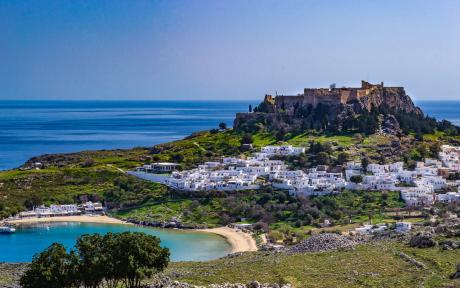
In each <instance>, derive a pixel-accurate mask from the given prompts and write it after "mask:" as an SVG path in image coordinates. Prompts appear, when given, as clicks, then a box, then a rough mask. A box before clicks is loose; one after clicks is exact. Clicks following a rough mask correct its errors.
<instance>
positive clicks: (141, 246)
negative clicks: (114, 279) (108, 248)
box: [112, 232, 169, 288]
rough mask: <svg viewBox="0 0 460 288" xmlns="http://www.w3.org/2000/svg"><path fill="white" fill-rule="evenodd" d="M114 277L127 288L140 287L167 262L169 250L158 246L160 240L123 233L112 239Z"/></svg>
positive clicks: (148, 236) (138, 234) (137, 234)
mask: <svg viewBox="0 0 460 288" xmlns="http://www.w3.org/2000/svg"><path fill="white" fill-rule="evenodd" d="M114 247H116V250H115V251H112V256H113V259H114V261H115V267H116V268H117V270H116V273H115V274H116V275H117V276H118V277H119V278H120V279H121V280H122V282H123V283H124V284H125V286H126V287H127V288H139V287H141V281H142V280H143V279H144V278H146V277H151V276H152V275H153V274H154V273H157V272H161V271H163V270H164V268H166V266H167V265H168V262H169V249H168V248H162V247H161V246H160V239H159V238H157V237H155V236H151V235H147V234H144V233H139V232H124V233H120V234H117V237H116V238H115V239H114Z"/></svg>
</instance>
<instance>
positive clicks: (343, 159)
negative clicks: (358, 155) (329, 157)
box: [337, 152, 348, 165]
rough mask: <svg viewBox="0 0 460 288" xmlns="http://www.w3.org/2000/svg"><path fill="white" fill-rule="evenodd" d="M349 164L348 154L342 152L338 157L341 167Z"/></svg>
mask: <svg viewBox="0 0 460 288" xmlns="http://www.w3.org/2000/svg"><path fill="white" fill-rule="evenodd" d="M347 162H348V154H347V153H345V152H342V153H339V155H337V163H338V164H339V165H343V164H345V163H347Z"/></svg>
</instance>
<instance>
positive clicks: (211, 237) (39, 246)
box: [0, 222, 231, 262]
mask: <svg viewBox="0 0 460 288" xmlns="http://www.w3.org/2000/svg"><path fill="white" fill-rule="evenodd" d="M124 231H133V232H134V231H136V232H144V233H147V234H150V235H154V236H157V237H160V239H161V245H162V246H163V247H168V248H169V249H170V252H171V260H172V261H201V260H210V259H216V258H219V257H222V256H225V255H227V254H228V253H229V252H230V250H231V246H230V245H229V244H228V242H227V241H226V240H225V239H224V238H222V237H221V236H219V235H216V234H211V233H199V232H192V231H181V230H170V229H154V228H149V227H141V226H134V225H118V224H95V223H78V222H62V223H46V224H45V223H39V224H33V225H27V226H25V225H23V226H20V227H18V229H17V231H16V233H14V234H0V262H28V261H30V260H31V259H32V256H33V255H34V254H35V253H37V252H40V251H42V250H43V249H45V248H46V247H48V246H49V245H51V244H52V243H54V242H58V243H62V244H64V246H66V247H67V248H71V247H73V246H74V244H75V239H76V238H77V237H78V236H80V235H83V234H91V233H99V234H105V233H108V232H114V233H116V232H124Z"/></svg>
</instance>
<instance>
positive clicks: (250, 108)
mask: <svg viewBox="0 0 460 288" xmlns="http://www.w3.org/2000/svg"><path fill="white" fill-rule="evenodd" d="M251 112H252V105H251V104H249V113H251Z"/></svg>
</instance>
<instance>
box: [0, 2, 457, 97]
mask: <svg viewBox="0 0 460 288" xmlns="http://www.w3.org/2000/svg"><path fill="white" fill-rule="evenodd" d="M458 15H460V1H434V0H433V1H421V0H420V1H410V0H404V1H400V0H395V1H389V0H385V1H383V0H382V1H365V0H363V1H324V0H318V1H290V0H284V1H281V0H280V1H269V0H265V1H249V0H246V1H240V0H232V1H205V0H199V1H191V0H187V1H173V0H168V1H128V0H126V1H116V0H110V1H77V0H72V1H66V0H56V1H47V0H37V1H15V0H11V1H7V0H0V36H1V37H0V99H261V98H262V97H263V95H264V94H266V93H275V91H278V93H283V94H291V93H298V92H301V90H302V89H303V88H304V87H319V86H321V87H326V86H328V85H329V84H330V83H332V82H335V83H337V85H338V86H342V85H346V86H349V85H359V83H360V80H361V79H366V80H369V81H372V82H380V81H384V82H385V83H387V84H388V85H398V86H405V87H406V89H407V91H408V93H410V95H411V96H412V97H413V98H415V99H433V100H436V99H459V100H460V94H459V92H458V88H457V85H458V83H459V80H460V52H459V51H460V17H458Z"/></svg>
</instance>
